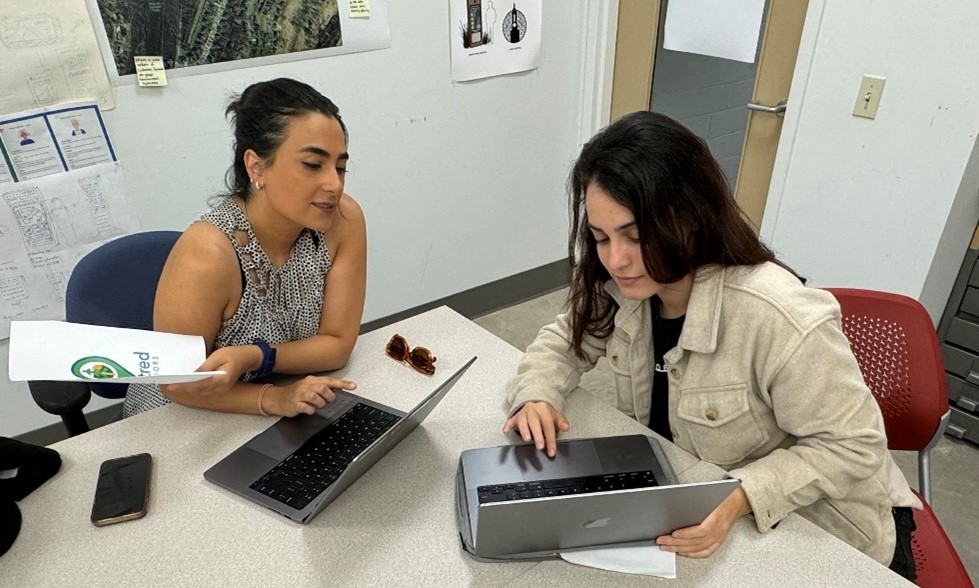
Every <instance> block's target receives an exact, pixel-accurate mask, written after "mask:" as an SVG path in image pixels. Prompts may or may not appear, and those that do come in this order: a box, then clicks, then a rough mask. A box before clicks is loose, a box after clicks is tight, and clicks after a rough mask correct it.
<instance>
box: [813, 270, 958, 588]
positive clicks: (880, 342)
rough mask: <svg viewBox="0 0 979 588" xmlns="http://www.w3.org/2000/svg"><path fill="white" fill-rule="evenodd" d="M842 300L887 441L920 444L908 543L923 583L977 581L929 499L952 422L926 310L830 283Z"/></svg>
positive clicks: (907, 447)
mask: <svg viewBox="0 0 979 588" xmlns="http://www.w3.org/2000/svg"><path fill="white" fill-rule="evenodd" d="M827 290H828V291H829V292H832V294H833V295H834V296H835V297H836V299H837V300H838V301H839V303H840V309H841V310H842V313H843V332H844V333H846V337H847V339H849V341H850V348H851V349H852V350H853V354H854V355H855V356H856V358H857V363H858V364H859V365H860V372H861V373H862V374H863V379H864V381H865V382H866V383H867V386H868V387H869V388H870V390H871V392H873V394H874V397H875V398H876V399H877V403H878V404H879V405H880V410H881V412H882V413H883V415H884V428H885V430H886V431H887V446H888V447H889V448H890V449H895V450H899V451H916V452H918V488H920V489H921V492H920V493H919V492H915V494H917V495H918V498H920V499H921V502H922V503H923V504H924V509H923V510H915V511H914V522H915V525H916V526H917V530H916V531H915V532H914V534H913V535H912V541H911V547H912V551H913V552H914V562H915V566H916V567H917V571H918V578H917V580H915V583H916V584H917V585H918V586H922V587H935V588H954V587H959V586H961V587H968V588H974V587H973V584H972V580H971V579H970V578H969V574H968V572H966V570H965V566H963V565H962V561H961V560H960V559H959V555H958V553H956V552H955V547H954V546H953V545H952V542H951V541H949V539H948V535H946V534H945V530H944V529H942V525H941V523H939V521H938V517H936V516H935V512H934V511H933V510H932V509H931V506H929V504H928V503H929V501H931V462H930V461H929V457H930V453H931V449H932V448H933V447H934V446H935V445H937V444H938V442H939V440H940V439H941V437H942V434H943V433H944V432H945V427H946V425H947V424H948V419H949V410H948V389H947V387H946V383H945V367H944V364H943V363H942V353H941V349H940V347H939V345H938V337H937V335H936V333H935V327H934V324H933V323H932V322H931V317H930V316H929V315H928V311H926V310H925V308H924V307H923V306H921V304H920V303H919V302H918V301H917V300H914V299H913V298H908V297H907V296H901V295H897V294H889V293H886V292H876V291H873V290H857V289H852V288H827Z"/></svg>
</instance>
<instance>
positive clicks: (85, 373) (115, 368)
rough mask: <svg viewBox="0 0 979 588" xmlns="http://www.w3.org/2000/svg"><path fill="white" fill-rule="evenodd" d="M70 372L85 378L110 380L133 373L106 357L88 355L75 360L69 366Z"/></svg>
mask: <svg viewBox="0 0 979 588" xmlns="http://www.w3.org/2000/svg"><path fill="white" fill-rule="evenodd" d="M71 373H73V374H75V375H76V376H78V377H79V378H85V379H87V380H111V379H112V378H126V377H129V376H132V375H133V374H132V373H130V372H129V370H127V369H126V368H124V367H122V366H121V365H119V364H118V363H116V362H114V361H112V360H111V359H109V358H108V357H99V356H97V355H90V356H88V357H83V358H81V359H79V360H78V361H76V362H75V363H74V364H72V366H71Z"/></svg>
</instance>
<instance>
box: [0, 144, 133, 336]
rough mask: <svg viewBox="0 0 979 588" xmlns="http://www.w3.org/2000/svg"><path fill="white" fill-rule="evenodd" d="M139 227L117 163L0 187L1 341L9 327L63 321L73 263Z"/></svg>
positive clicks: (0, 185) (6, 334)
mask: <svg viewBox="0 0 979 588" xmlns="http://www.w3.org/2000/svg"><path fill="white" fill-rule="evenodd" d="M139 228H140V223H139V217H138V216H137V215H136V212H135V209H134V207H133V206H132V203H131V202H130V200H129V196H128V195H127V192H126V186H125V181H124V179H123V175H122V169H121V167H120V165H119V163H118V162H107V163H100V164H97V165H92V166H88V167H85V168H82V169H78V170H74V171H69V172H64V173H57V174H51V175H46V176H44V177H41V178H37V179H28V180H24V181H21V182H17V183H5V184H0V339H6V338H7V337H8V336H9V333H10V322H11V321H13V320H45V319H51V320H63V319H64V318H65V290H66V288H67V285H68V276H69V275H70V274H71V270H72V269H73V268H74V267H75V264H76V263H78V260H79V259H81V258H82V257H83V256H84V255H85V254H86V253H88V252H89V251H91V250H92V249H94V248H95V247H97V246H98V245H100V244H102V243H104V242H105V241H107V240H109V239H112V238H114V237H118V236H121V235H125V234H128V233H132V232H135V231H138V230H139Z"/></svg>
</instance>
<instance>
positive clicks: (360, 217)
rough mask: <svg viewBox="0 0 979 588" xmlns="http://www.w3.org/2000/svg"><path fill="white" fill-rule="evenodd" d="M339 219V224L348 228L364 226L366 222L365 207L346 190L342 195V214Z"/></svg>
mask: <svg viewBox="0 0 979 588" xmlns="http://www.w3.org/2000/svg"><path fill="white" fill-rule="evenodd" d="M337 220H338V221H340V222H339V223H338V224H341V225H345V227H344V228H346V229H350V228H357V227H363V226H364V224H365V221H364V209H363V208H361V207H360V203H359V202H357V201H356V200H355V199H354V197H353V196H351V195H350V194H347V193H346V192H344V193H343V196H341V197H340V215H339V218H338V219H337Z"/></svg>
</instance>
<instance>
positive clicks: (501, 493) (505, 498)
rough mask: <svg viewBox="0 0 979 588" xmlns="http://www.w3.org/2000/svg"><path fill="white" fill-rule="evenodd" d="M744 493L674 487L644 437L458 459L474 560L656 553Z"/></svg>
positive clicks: (460, 507)
mask: <svg viewBox="0 0 979 588" xmlns="http://www.w3.org/2000/svg"><path fill="white" fill-rule="evenodd" d="M739 484H740V481H738V480H735V479H725V480H719V481H716V482H704V483H696V484H679V483H678V482H677V479H676V475H675V474H674V473H673V469H672V468H671V467H670V463H669V461H668V460H667V459H666V456H665V455H664V454H663V450H662V448H661V447H660V445H659V442H658V441H657V440H656V439H654V438H652V437H647V436H645V435H626V436H620V437H602V438H593V439H575V440H570V441H559V442H558V444H557V455H556V456H555V457H554V458H548V457H547V455H546V454H545V453H544V452H543V451H541V450H539V449H537V448H536V447H534V446H533V445H532V444H530V445H503V446H500V447H488V448H482V449H470V450H468V451H464V452H462V455H461V456H460V458H459V469H458V473H457V476H456V492H457V495H456V496H457V502H456V507H457V511H458V512H457V515H458V524H459V534H460V536H461V539H462V544H463V548H464V549H465V550H466V551H467V552H468V553H469V554H470V555H472V556H473V557H475V558H476V559H480V560H486V561H495V560H509V561H513V560H528V559H529V560H540V559H550V558H554V557H557V554H558V553H559V552H561V551H572V550H575V549H583V548H590V547H598V546H603V545H621V544H629V543H632V544H637V543H652V542H653V540H655V539H656V537H659V536H660V535H665V534H668V533H671V532H673V531H675V530H676V529H680V528H683V527H689V526H691V525H697V524H699V523H701V522H702V521H703V520H704V519H705V518H706V517H707V515H709V514H710V513H711V512H712V511H713V510H714V509H715V508H716V507H717V505H719V504H720V503H721V501H722V500H724V499H725V498H726V497H727V496H728V494H730V493H731V492H732V491H734V489H735V488H737V486H738V485H739Z"/></svg>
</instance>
